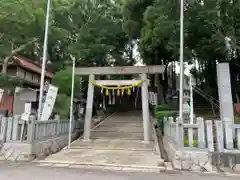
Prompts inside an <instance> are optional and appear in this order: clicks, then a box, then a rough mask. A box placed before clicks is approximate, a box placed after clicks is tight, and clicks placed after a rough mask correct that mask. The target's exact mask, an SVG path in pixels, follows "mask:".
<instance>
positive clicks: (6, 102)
mask: <svg viewBox="0 0 240 180" xmlns="http://www.w3.org/2000/svg"><path fill="white" fill-rule="evenodd" d="M0 70H1V68H0ZM7 74H8V75H10V76H16V77H19V78H20V79H22V80H23V82H24V83H23V87H21V88H20V87H16V88H15V89H14V90H12V89H11V90H5V92H4V94H3V97H2V101H1V102H0V109H1V110H6V111H8V114H9V115H17V114H22V113H23V112H24V104H25V102H26V101H27V99H26V98H30V99H29V101H31V102H33V103H32V108H33V111H36V110H37V104H38V102H37V99H38V98H37V96H38V89H39V86H40V77H41V66H40V65H38V64H36V63H34V62H33V61H31V60H28V59H26V58H24V57H21V56H13V58H12V59H11V61H10V62H9V63H8V67H7ZM52 76H53V73H51V72H46V76H45V79H46V81H51V78H52Z"/></svg>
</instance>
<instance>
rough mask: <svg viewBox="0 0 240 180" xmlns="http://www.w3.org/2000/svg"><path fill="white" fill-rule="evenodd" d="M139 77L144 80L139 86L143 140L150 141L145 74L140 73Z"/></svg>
mask: <svg viewBox="0 0 240 180" xmlns="http://www.w3.org/2000/svg"><path fill="white" fill-rule="evenodd" d="M141 79H142V80H144V82H143V83H142V86H141V90H142V93H141V94H142V116H143V131H144V141H145V142H149V141H151V134H152V133H151V122H150V115H149V104H148V103H149V102H148V82H147V75H146V74H141Z"/></svg>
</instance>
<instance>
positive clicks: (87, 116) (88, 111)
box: [83, 74, 95, 140]
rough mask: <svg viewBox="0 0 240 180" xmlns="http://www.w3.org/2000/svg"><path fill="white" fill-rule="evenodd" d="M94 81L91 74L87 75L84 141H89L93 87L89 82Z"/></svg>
mask: <svg viewBox="0 0 240 180" xmlns="http://www.w3.org/2000/svg"><path fill="white" fill-rule="evenodd" d="M94 79H95V77H94V75H93V74H91V75H89V83H88V92H87V107H86V114H85V122H84V133H83V139H84V140H90V135H91V125H92V111H93V110H92V108H93V94H94V85H93V84H92V83H91V81H93V80H94Z"/></svg>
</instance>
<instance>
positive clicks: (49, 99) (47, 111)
mask: <svg viewBox="0 0 240 180" xmlns="http://www.w3.org/2000/svg"><path fill="white" fill-rule="evenodd" d="M57 92H58V88H57V87H55V86H53V85H49V88H48V92H47V96H46V99H45V102H44V104H43V109H42V113H41V118H40V120H41V121H46V120H48V119H49V117H50V116H51V114H52V110H53V107H54V104H55V100H56V97H57Z"/></svg>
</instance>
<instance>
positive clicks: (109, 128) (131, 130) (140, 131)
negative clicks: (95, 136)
mask: <svg viewBox="0 0 240 180" xmlns="http://www.w3.org/2000/svg"><path fill="white" fill-rule="evenodd" d="M92 132H105V133H107V132H122V133H124V132H131V133H143V128H127V129H123V128H116V127H107V128H106V127H104V128H97V129H95V130H93V131H92Z"/></svg>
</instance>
